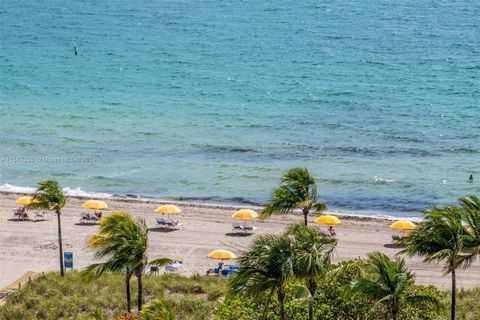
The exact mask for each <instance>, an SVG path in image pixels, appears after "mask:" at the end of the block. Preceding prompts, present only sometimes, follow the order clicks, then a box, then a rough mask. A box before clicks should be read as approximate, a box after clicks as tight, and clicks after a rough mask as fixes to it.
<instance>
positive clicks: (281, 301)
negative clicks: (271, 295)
mask: <svg viewBox="0 0 480 320" xmlns="http://www.w3.org/2000/svg"><path fill="white" fill-rule="evenodd" d="M277 298H278V304H279V306H280V320H285V319H286V316H285V292H283V288H279V289H277Z"/></svg>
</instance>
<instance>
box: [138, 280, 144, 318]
mask: <svg viewBox="0 0 480 320" xmlns="http://www.w3.org/2000/svg"><path fill="white" fill-rule="evenodd" d="M137 283H138V299H137V309H138V312H140V311H141V310H142V304H143V287H142V271H140V272H137Z"/></svg>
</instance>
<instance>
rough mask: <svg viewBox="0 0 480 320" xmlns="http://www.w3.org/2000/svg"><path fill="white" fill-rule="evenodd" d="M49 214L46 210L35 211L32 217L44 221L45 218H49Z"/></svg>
mask: <svg viewBox="0 0 480 320" xmlns="http://www.w3.org/2000/svg"><path fill="white" fill-rule="evenodd" d="M50 216H51V214H49V213H47V212H39V211H36V212H35V216H34V219H35V221H45V220H49V219H50Z"/></svg>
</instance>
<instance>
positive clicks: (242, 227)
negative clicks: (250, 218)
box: [232, 222, 256, 233]
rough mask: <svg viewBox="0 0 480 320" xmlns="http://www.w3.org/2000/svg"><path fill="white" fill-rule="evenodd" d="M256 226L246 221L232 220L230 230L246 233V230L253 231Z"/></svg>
mask: <svg viewBox="0 0 480 320" xmlns="http://www.w3.org/2000/svg"><path fill="white" fill-rule="evenodd" d="M255 229H256V228H255V227H254V226H252V225H249V224H246V223H240V222H234V223H232V230H233V231H234V232H243V233H246V232H247V231H253V230H255Z"/></svg>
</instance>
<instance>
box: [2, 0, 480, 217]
mask: <svg viewBox="0 0 480 320" xmlns="http://www.w3.org/2000/svg"><path fill="white" fill-rule="evenodd" d="M478 17H480V2H478V1H406V0H400V1H375V0H374V1H361V0H343V1H308V0H307V1H238V0H235V1H178V0H175V1H67V2H65V1H11V0H3V1H1V2H0V21H1V25H0V28H1V29H0V77H1V79H0V80H1V81H0V118H1V134H0V147H1V151H0V152H1V154H0V156H1V163H0V170H1V171H0V174H1V175H0V184H11V185H16V186H34V185H35V183H36V182H37V181H39V180H44V179H47V178H54V179H57V180H59V181H60V183H61V184H62V185H64V186H68V187H70V188H77V187H80V188H81V189H83V190H87V191H97V192H108V193H119V194H138V195H148V196H155V197H194V198H208V197H214V199H213V201H221V200H222V199H223V200H229V201H241V199H248V200H251V201H258V202H264V201H266V200H267V199H268V197H269V194H270V192H271V190H272V188H273V187H274V186H275V185H276V184H277V183H278V182H279V179H280V176H281V174H282V172H283V171H284V170H285V169H287V168H290V167H293V166H305V167H307V168H309V169H310V171H311V172H312V173H313V174H314V175H315V176H316V177H317V178H318V182H319V191H320V195H321V198H322V199H323V200H324V201H326V202H327V204H328V205H329V206H330V207H331V208H336V209H339V210H344V211H357V210H365V211H370V212H384V213H388V214H391V215H406V214H407V213H408V214H411V213H412V212H418V211H419V210H421V209H423V208H426V207H428V206H431V205H440V204H446V203H453V202H455V201H456V199H457V198H458V197H459V196H462V195H465V194H470V193H479V192H480V19H479V18H478ZM74 46H76V48H77V53H78V54H77V55H75V54H74V49H73V48H74ZM64 157H67V158H64ZM82 159H83V161H82ZM470 174H473V175H474V176H475V177H477V179H476V180H475V181H474V182H473V183H469V182H467V178H468V176H469V175H470ZM3 187H5V186H3ZM0 189H1V187H0ZM232 198H235V199H232Z"/></svg>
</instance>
